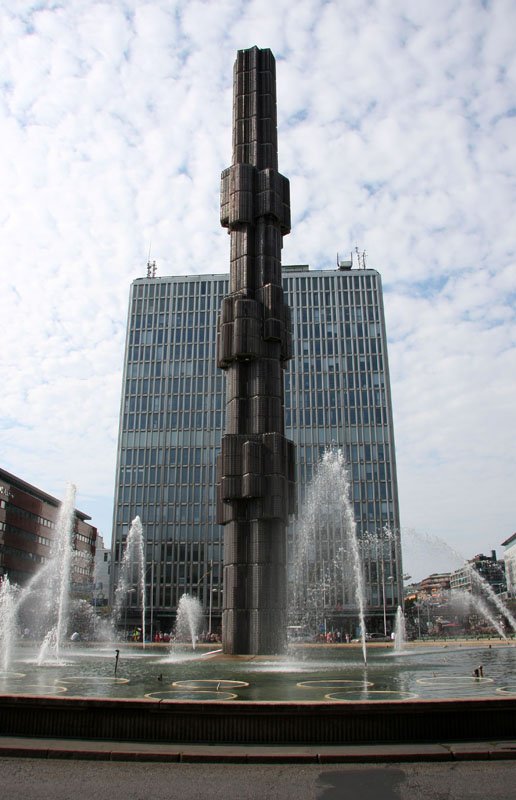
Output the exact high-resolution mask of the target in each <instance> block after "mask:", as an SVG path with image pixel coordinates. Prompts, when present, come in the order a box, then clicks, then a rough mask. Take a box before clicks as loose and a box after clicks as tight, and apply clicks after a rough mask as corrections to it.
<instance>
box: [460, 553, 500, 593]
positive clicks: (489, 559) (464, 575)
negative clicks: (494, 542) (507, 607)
mask: <svg viewBox="0 0 516 800" xmlns="http://www.w3.org/2000/svg"><path fill="white" fill-rule="evenodd" d="M475 575H479V576H480V580H479V579H475ZM483 582H485V583H486V584H488V585H489V586H490V587H491V589H492V590H493V592H494V593H495V594H503V593H504V592H506V591H507V581H506V578H505V563H504V560H503V559H498V558H497V557H496V550H491V555H490V556H486V555H484V554H483V553H479V554H478V555H476V556H473V558H470V559H469V560H468V561H466V563H465V564H464V565H463V566H462V567H459V569H456V570H454V571H453V572H452V573H451V576H450V589H451V590H452V591H455V592H457V591H463V592H470V593H477V594H481V593H482V583H483Z"/></svg>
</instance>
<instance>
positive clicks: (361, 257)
mask: <svg viewBox="0 0 516 800" xmlns="http://www.w3.org/2000/svg"><path fill="white" fill-rule="evenodd" d="M355 253H356V254H357V259H358V268H359V269H365V268H366V251H365V250H363V251H362V252H361V253H360V251H359V249H358V246H355Z"/></svg>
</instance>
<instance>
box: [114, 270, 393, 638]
mask: <svg viewBox="0 0 516 800" xmlns="http://www.w3.org/2000/svg"><path fill="white" fill-rule="evenodd" d="M362 266H363V264H362ZM351 267H352V264H351V261H346V262H341V263H340V265H339V268H338V269H329V270H311V269H309V267H308V266H306V265H301V266H286V267H283V288H284V290H285V292H286V299H287V302H288V304H289V305H290V307H291V309H292V338H293V350H294V355H293V359H292V361H291V362H290V363H289V365H288V366H287V369H286V371H285V423H286V424H285V434H286V436H287V437H288V438H289V439H292V440H294V442H295V444H296V453H297V465H296V466H297V483H298V499H299V506H300V507H301V506H302V499H303V496H304V493H305V489H306V487H307V485H308V484H309V483H310V481H311V479H312V476H313V474H314V470H315V469H316V466H317V463H318V461H319V459H320V457H321V455H322V454H323V453H324V451H325V450H326V449H327V448H341V449H342V450H343V452H344V454H345V458H346V462H347V464H348V466H349V472H350V484H351V486H350V491H351V499H352V503H353V510H354V515H355V520H356V524H357V531H358V535H359V537H360V538H361V540H362V555H363V563H364V570H365V583H366V605H367V615H368V618H369V619H368V628H369V629H370V630H374V629H375V628H376V629H377V630H381V629H382V628H383V620H384V611H385V610H386V611H387V615H388V618H389V628H390V627H391V624H390V620H392V616H393V615H394V613H395V611H396V607H397V605H398V604H399V603H400V602H401V601H402V596H403V594H402V593H403V589H402V567H401V551H400V540H399V510H398V495H397V481H396V464H395V449H394V433H393V422H392V406H391V394H390V384H389V370H388V361H387V336H386V330H385V321H384V312H383V298H382V287H381V279H380V275H379V273H378V272H376V271H375V270H372V269H365V268H360V269H352V268H351ZM227 292H228V276H227V275H223V274H215V275H188V276H182V277H154V276H153V275H152V274H149V276H148V277H147V278H140V279H137V280H135V281H134V282H133V284H132V286H131V292H130V299H129V314H128V325H127V339H126V349H125V358H124V373H123V387H122V403H121V411H120V427H119V441H118V457H117V472H116V487H115V492H116V494H115V508H114V525H113V570H112V579H113V584H114V585H116V583H117V581H118V569H119V565H120V560H121V558H122V557H123V553H124V545H125V541H126V538H127V534H128V531H129V526H130V524H131V521H132V520H133V519H134V518H135V517H136V516H139V517H140V518H141V520H142V523H143V527H144V532H145V540H146V552H145V558H146V568H145V569H146V578H145V582H146V593H147V598H146V600H147V608H151V607H152V609H153V619H154V623H155V626H156V627H157V628H158V629H161V630H163V631H168V630H171V628H172V627H173V624H174V620H175V615H176V609H177V605H178V602H179V599H180V597H181V596H182V595H183V594H185V593H187V594H190V595H195V596H197V597H198V598H199V600H200V602H201V603H202V605H203V607H204V609H205V612H206V628H209V629H213V630H215V629H216V628H218V627H219V626H220V616H221V603H222V577H223V576H222V560H223V552H222V548H223V539H222V536H223V534H222V528H221V527H219V526H218V525H217V524H216V522H215V481H216V472H215V461H216V456H217V453H218V451H219V449H220V441H221V435H222V431H223V429H224V383H223V380H224V377H223V374H222V372H221V371H220V370H218V369H217V367H216V332H217V318H218V314H219V310H220V306H221V301H222V298H223V297H224V296H225V295H226V294H227ZM294 536H295V523H292V524H291V526H290V529H289V547H290V549H291V550H292V547H293V543H294ZM291 556H292V552H291ZM315 557H316V559H317V560H318V561H320V562H323V561H326V562H328V561H329V560H330V559H331V558H332V553H331V542H329V541H328V540H325V539H324V535H323V536H322V537H321V540H320V543H319V544H318V551H317V553H316V556H315ZM135 585H136V581H135ZM151 593H152V601H151ZM127 600H128V604H129V605H128V608H127V613H128V618H131V619H132V620H134V621H136V619H137V617H138V616H139V614H140V613H141V611H140V610H141V597H140V596H139V593H138V591H135V592H131V593H129V594H128V598H127ZM324 603H325V607H324V608H323V609H322V615H323V617H324V621H325V624H326V625H331V626H332V627H334V628H336V629H339V628H340V629H341V630H343V631H346V630H349V631H350V632H353V631H354V630H355V629H356V604H355V599H354V596H353V593H352V592H350V591H349V587H340V588H339V587H334V588H333V589H331V590H330V591H329V592H327V593H325V600H324Z"/></svg>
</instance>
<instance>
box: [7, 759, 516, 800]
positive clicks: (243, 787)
mask: <svg viewBox="0 0 516 800" xmlns="http://www.w3.org/2000/svg"><path fill="white" fill-rule="evenodd" d="M0 785H1V787H2V795H3V797H6V798H10V797H12V798H17V797H23V799H24V800H47V799H48V800H70V798H80V799H81V800H90V798H91V800H93V799H95V800H113V798H114V797H121V798H123V800H161V798H163V799H165V798H167V800H175V798H180V800H195V799H196V798H199V799H201V798H208V799H209V800H228V798H237V797H238V798H239V800H240V799H241V800H255V799H256V800H258V798H259V800H276V798H278V800H279V799H281V800H303V799H304V798H315V799H316V800H377V799H378V800H414V798H417V799H418V800H430V799H431V800H455V799H457V800H459V799H460V800H464V798H482V800H485V798H489V800H510V798H516V762H515V761H498V762H492V761H465V762H452V763H449V762H446V763H434V764H432V763H421V764H419V763H418V764H410V763H408V764H407V763H405V764H377V765H376V764H362V765H359V764H350V765H336V766H334V767H333V766H327V765H315V764H314V765H299V764H279V765H273V764H263V765H238V764H212V765H210V764H205V763H200V764H162V763H142V764H137V763H134V762H110V763H106V762H95V761H66V760H57V759H56V760H51V759H48V760H47V759H24V758H16V759H10V758H0Z"/></svg>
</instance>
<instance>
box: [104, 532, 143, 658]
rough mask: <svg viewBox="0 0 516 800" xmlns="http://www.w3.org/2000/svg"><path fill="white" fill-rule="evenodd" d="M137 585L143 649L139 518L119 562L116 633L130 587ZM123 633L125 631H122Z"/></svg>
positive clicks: (114, 627)
mask: <svg viewBox="0 0 516 800" xmlns="http://www.w3.org/2000/svg"><path fill="white" fill-rule="evenodd" d="M135 585H138V586H139V592H140V600H141V607H142V642H143V648H144V649H145V617H146V613H145V612H146V597H145V553H144V540H143V527H142V523H141V520H140V517H135V518H134V519H133V521H132V523H131V527H130V528H129V533H128V534H127V540H126V545H125V551H124V555H123V558H122V560H121V562H120V574H119V576H118V584H117V587H116V591H115V599H114V604H113V614H112V625H113V630H114V631H116V628H117V626H119V625H120V622H121V616H122V610H125V611H126V613H127V603H128V597H129V593H130V592H131V591H134V590H132V589H131V587H133V586H135ZM124 633H126V631H125V630H124Z"/></svg>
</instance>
